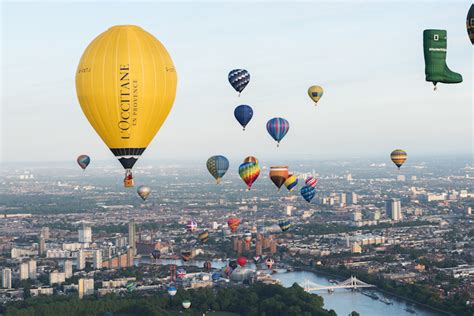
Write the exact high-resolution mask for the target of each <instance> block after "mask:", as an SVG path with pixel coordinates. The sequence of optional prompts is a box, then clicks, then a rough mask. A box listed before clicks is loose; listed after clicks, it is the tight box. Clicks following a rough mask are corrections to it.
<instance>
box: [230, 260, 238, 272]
mask: <svg viewBox="0 0 474 316" xmlns="http://www.w3.org/2000/svg"><path fill="white" fill-rule="evenodd" d="M229 267H230V268H231V269H232V270H234V269H235V268H237V260H230V261H229Z"/></svg>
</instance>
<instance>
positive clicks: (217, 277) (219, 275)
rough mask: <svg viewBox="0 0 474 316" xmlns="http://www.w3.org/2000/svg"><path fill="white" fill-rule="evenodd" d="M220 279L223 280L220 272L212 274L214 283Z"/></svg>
mask: <svg viewBox="0 0 474 316" xmlns="http://www.w3.org/2000/svg"><path fill="white" fill-rule="evenodd" d="M220 278H221V274H220V273H219V272H214V273H213V274H212V279H213V280H214V281H216V280H219V279H220Z"/></svg>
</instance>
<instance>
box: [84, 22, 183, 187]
mask: <svg viewBox="0 0 474 316" xmlns="http://www.w3.org/2000/svg"><path fill="white" fill-rule="evenodd" d="M176 84H177V76H176V71H175V68H174V65H173V61H172V60H171V57H170V56H169V54H168V52H167V51H166V48H165V47H164V46H163V45H162V44H161V43H160V42H159V41H158V40H157V39H156V38H155V37H154V36H153V35H151V34H150V33H148V32H146V31H145V30H143V29H142V28H140V27H138V26H134V25H117V26H113V27H111V28H109V29H108V30H107V31H105V32H104V33H102V34H100V35H99V36H98V37H96V38H95V39H94V40H93V41H92V43H90V44H89V46H88V47H87V48H86V50H85V52H84V54H83V55H82V57H81V60H80V62H79V66H78V67H77V73H76V91H77V97H78V99H79V103H80V104H81V107H82V110H83V112H84V114H85V115H86V117H87V119H88V120H89V122H90V123H91V125H92V126H93V127H94V129H95V131H96V132H97V134H99V136H100V137H101V138H102V140H103V141H104V142H105V144H106V145H107V146H108V147H109V148H110V150H111V151H112V153H113V154H114V155H115V156H116V157H117V158H118V160H119V161H120V163H121V164H122V165H123V167H124V168H125V169H126V177H125V180H124V184H125V186H126V187H129V186H133V177H132V174H131V169H132V167H133V165H134V164H135V162H136V161H137V159H138V158H139V157H140V155H141V154H142V153H143V152H144V151H145V149H146V148H147V146H148V144H149V143H150V142H151V140H152V139H153V137H154V136H155V135H156V133H157V132H158V131H159V129H160V128H161V126H162V125H163V123H164V121H165V120H166V117H167V116H168V113H169V112H170V110H171V107H172V106H173V102H174V98H175V95H176Z"/></svg>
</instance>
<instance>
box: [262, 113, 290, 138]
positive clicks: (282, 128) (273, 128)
mask: <svg viewBox="0 0 474 316" xmlns="http://www.w3.org/2000/svg"><path fill="white" fill-rule="evenodd" d="M289 129H290V123H288V121H287V120H285V119H284V118H281V117H275V118H272V119H270V120H269V121H268V122H267V132H268V134H270V136H271V137H273V139H274V140H276V141H277V144H280V141H281V140H282V139H283V137H285V135H286V133H288V131H289Z"/></svg>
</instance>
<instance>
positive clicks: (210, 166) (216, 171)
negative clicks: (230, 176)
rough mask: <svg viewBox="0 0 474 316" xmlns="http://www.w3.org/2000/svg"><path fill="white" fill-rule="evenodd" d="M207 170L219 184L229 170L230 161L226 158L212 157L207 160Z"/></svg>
mask: <svg viewBox="0 0 474 316" xmlns="http://www.w3.org/2000/svg"><path fill="white" fill-rule="evenodd" d="M206 166H207V170H209V173H210V174H211V175H212V176H213V177H214V178H215V179H216V182H217V184H219V183H220V182H221V178H222V177H223V176H224V175H225V173H226V172H227V170H228V169H229V160H227V158H226V157H224V156H220V155H218V156H212V157H211V158H209V159H208V160H207V163H206Z"/></svg>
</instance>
